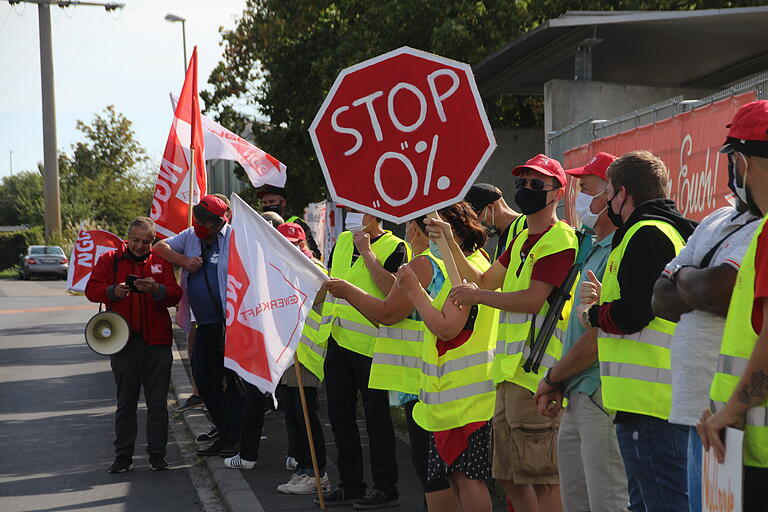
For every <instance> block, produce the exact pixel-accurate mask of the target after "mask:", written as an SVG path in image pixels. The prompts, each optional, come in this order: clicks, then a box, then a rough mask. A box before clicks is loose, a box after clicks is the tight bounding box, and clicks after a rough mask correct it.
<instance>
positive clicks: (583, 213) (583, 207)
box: [575, 192, 607, 229]
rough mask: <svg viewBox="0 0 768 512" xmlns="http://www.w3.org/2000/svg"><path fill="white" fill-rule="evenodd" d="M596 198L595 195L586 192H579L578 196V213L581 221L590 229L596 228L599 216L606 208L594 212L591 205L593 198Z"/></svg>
mask: <svg viewBox="0 0 768 512" xmlns="http://www.w3.org/2000/svg"><path fill="white" fill-rule="evenodd" d="M594 198H595V196H590V195H589V194H585V193H584V192H579V195H577V196H576V205H575V207H576V213H577V214H578V216H579V219H581V223H582V224H584V225H585V226H587V227H588V228H589V229H595V224H597V218H598V217H600V215H601V214H602V213H603V212H604V211H605V208H603V209H602V210H600V211H599V212H597V213H592V210H591V209H590V205H591V204H592V200H593V199H594ZM606 208H607V206H606Z"/></svg>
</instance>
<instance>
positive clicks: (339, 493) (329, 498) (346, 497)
mask: <svg viewBox="0 0 768 512" xmlns="http://www.w3.org/2000/svg"><path fill="white" fill-rule="evenodd" d="M361 498H362V495H361V494H358V493H355V494H353V493H351V492H348V491H345V490H344V488H343V487H341V486H339V487H337V488H335V489H333V490H332V491H328V492H324V493H323V502H324V503H325V505H326V506H327V507H338V506H340V505H352V504H354V503H357V502H358V501H360V499H361ZM315 504H317V505H319V504H320V499H318V498H317V497H315Z"/></svg>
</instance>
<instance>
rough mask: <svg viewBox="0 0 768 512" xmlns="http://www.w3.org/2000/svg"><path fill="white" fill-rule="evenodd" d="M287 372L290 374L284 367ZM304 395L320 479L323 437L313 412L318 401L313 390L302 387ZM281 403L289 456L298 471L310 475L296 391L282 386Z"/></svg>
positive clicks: (321, 473) (323, 452)
mask: <svg viewBox="0 0 768 512" xmlns="http://www.w3.org/2000/svg"><path fill="white" fill-rule="evenodd" d="M287 371H294V370H293V368H288V370H287ZM304 395H305V397H306V399H307V414H308V415H309V428H310V429H311V430H312V440H313V441H314V445H315V455H316V456H317V467H318V470H319V471H320V476H322V475H323V473H325V463H326V456H325V436H324V435H323V425H322V424H321V423H320V417H319V416H318V415H317V411H318V410H319V409H320V402H319V400H318V398H317V388H312V387H307V386H304ZM281 396H282V400H281V401H282V404H281V407H282V408H283V412H285V427H286V429H287V431H288V444H289V446H292V447H293V455H292V456H293V457H295V458H296V462H297V463H298V468H297V469H298V471H300V472H304V473H307V472H311V471H313V468H312V454H311V453H310V451H309V439H308V438H307V428H306V425H305V423H304V411H303V410H302V408H301V396H300V395H299V388H294V387H290V386H283V387H282V393H281Z"/></svg>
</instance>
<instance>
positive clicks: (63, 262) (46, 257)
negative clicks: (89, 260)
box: [19, 245, 69, 280]
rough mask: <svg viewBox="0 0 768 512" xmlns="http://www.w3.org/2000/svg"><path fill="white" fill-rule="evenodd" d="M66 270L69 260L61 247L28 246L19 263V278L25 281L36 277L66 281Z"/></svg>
mask: <svg viewBox="0 0 768 512" xmlns="http://www.w3.org/2000/svg"><path fill="white" fill-rule="evenodd" d="M68 270H69V260H68V259H67V257H66V256H65V255H64V251H63V250H62V249H61V247H58V246H56V245H30V246H29V247H28V248H27V254H26V255H22V257H21V261H20V262H19V277H21V278H22V279H25V280H26V279H29V278H30V277H32V276H38V275H55V276H57V277H59V278H61V279H66V278H67V271H68Z"/></svg>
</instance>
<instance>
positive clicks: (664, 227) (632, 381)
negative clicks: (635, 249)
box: [597, 220, 685, 419]
mask: <svg viewBox="0 0 768 512" xmlns="http://www.w3.org/2000/svg"><path fill="white" fill-rule="evenodd" d="M644 226H654V227H655V228H656V229H658V230H659V231H661V232H662V233H663V234H664V235H666V237H667V238H669V240H670V242H672V245H674V248H675V254H677V253H679V252H680V249H682V248H683V246H684V245H685V240H684V239H683V237H682V236H680V233H678V232H677V230H676V229H675V228H674V227H673V226H672V225H671V224H669V223H667V222H664V221H660V220H644V221H640V222H638V223H636V224H633V225H632V226H631V227H630V228H629V229H628V230H627V232H626V233H625V234H624V238H622V240H621V243H620V244H619V245H618V246H617V247H616V248H614V249H613V250H612V251H611V254H610V255H609V256H608V261H607V262H606V265H605V275H604V277H603V283H602V289H601V292H600V304H605V303H606V302H612V301H614V300H618V299H620V298H621V289H620V288H619V277H618V276H619V270H620V268H621V261H622V259H623V257H624V251H625V250H626V248H627V245H628V244H629V241H630V240H631V239H632V236H634V234H635V233H637V230H639V229H640V228H642V227H644ZM676 325H677V324H675V323H674V322H670V321H669V320H665V319H663V318H660V317H654V318H653V319H652V320H651V321H650V322H649V323H648V325H646V326H645V327H643V328H642V329H641V330H640V331H638V332H636V333H632V334H610V333H607V332H605V331H603V330H602V329H600V330H599V332H598V335H597V347H598V354H599V359H600V381H601V383H602V386H603V388H602V389H603V405H604V406H605V407H606V409H610V410H612V411H625V412H632V413H636V414H645V415H647V416H655V417H657V418H661V419H667V418H669V412H670V410H671V408H672V372H671V370H670V368H671V366H670V354H671V352H670V347H671V342H672V336H674V334H675V326H676Z"/></svg>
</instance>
